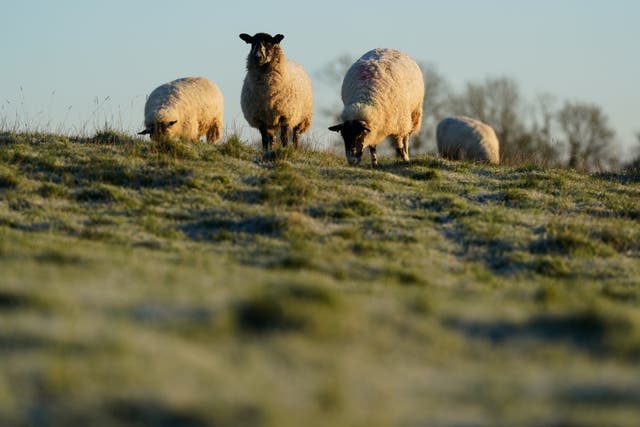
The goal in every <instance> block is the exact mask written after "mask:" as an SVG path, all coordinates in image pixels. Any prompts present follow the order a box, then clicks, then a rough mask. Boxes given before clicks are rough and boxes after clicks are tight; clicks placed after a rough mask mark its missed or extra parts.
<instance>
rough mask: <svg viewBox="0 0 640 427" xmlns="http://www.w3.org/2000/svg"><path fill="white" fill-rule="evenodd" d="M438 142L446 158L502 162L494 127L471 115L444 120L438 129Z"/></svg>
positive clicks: (495, 163) (439, 148)
mask: <svg viewBox="0 0 640 427" xmlns="http://www.w3.org/2000/svg"><path fill="white" fill-rule="evenodd" d="M436 142H437V145H438V153H440V155H441V156H442V157H444V158H448V159H452V160H471V161H476V162H485V163H491V164H494V165H497V164H498V163H500V144H499V142H498V138H497V137H496V133H495V132H494V130H493V128H492V127H491V126H489V125H487V124H485V123H482V122H481V121H479V120H476V119H472V118H470V117H465V116H458V117H447V118H446V119H444V120H442V121H441V122H440V123H438V127H437V129H436Z"/></svg>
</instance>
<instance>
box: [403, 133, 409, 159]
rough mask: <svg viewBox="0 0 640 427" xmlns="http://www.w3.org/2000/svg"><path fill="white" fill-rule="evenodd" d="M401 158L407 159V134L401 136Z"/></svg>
mask: <svg viewBox="0 0 640 427" xmlns="http://www.w3.org/2000/svg"><path fill="white" fill-rule="evenodd" d="M402 160H404V161H405V162H408V161H409V135H406V136H405V137H404V138H402Z"/></svg>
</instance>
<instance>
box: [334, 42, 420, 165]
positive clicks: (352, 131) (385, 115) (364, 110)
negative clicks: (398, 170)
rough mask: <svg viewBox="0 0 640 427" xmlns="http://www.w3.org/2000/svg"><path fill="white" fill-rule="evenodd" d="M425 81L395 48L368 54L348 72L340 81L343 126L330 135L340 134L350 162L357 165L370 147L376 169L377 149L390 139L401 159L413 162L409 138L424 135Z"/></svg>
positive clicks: (408, 60) (337, 126) (414, 63)
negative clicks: (421, 130)
mask: <svg viewBox="0 0 640 427" xmlns="http://www.w3.org/2000/svg"><path fill="white" fill-rule="evenodd" d="M423 98H424V79H423V77H422V71H420V67H418V64H416V62H415V61H414V60H413V59H411V58H410V57H409V56H407V55H406V54H404V53H402V52H399V51H397V50H394V49H374V50H371V51H369V52H367V53H365V54H364V55H363V56H362V57H361V58H360V59H358V60H357V61H356V62H355V63H354V64H353V65H351V67H350V68H349V70H348V71H347V74H346V75H345V77H344V81H343V82H342V102H343V103H344V108H343V110H342V115H341V118H342V120H343V123H341V124H338V125H335V126H331V127H330V128H329V130H332V131H336V132H340V133H341V134H342V138H343V139H344V145H345V151H346V155H347V161H348V162H349V164H352V165H355V164H358V163H360V160H361V159H362V151H363V150H364V148H365V147H369V151H370V152H371V165H372V166H374V167H375V166H377V164H378V158H377V155H376V145H378V144H379V143H380V142H382V141H383V140H384V138H385V137H387V136H391V137H392V138H393V139H394V140H395V144H396V151H397V154H398V157H400V158H402V159H403V160H405V161H408V160H409V137H410V136H411V135H413V134H415V133H416V132H418V131H419V130H420V125H421V123H422V103H423Z"/></svg>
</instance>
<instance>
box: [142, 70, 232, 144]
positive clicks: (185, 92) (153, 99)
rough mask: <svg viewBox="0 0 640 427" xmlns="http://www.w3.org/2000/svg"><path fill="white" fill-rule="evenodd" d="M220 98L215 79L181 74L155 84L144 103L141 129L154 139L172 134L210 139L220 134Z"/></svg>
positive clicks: (221, 123) (174, 135)
mask: <svg viewBox="0 0 640 427" xmlns="http://www.w3.org/2000/svg"><path fill="white" fill-rule="evenodd" d="M223 115H224V99H223V96H222V92H220V89H218V86H216V84H215V83H213V82H212V81H210V80H209V79H207V78H204V77H185V78H181V79H177V80H174V81H172V82H169V83H165V84H163V85H161V86H158V87H157V88H155V89H154V90H153V92H151V95H149V98H147V102H146V103H145V106H144V125H145V129H144V130H143V131H142V132H140V133H139V135H150V137H151V139H152V140H154V141H158V140H159V139H162V138H167V137H168V138H176V139H184V140H187V141H198V140H199V139H200V137H201V136H203V135H206V137H207V141H208V142H209V143H213V142H215V141H217V140H218V139H220V137H221V136H222V126H223Z"/></svg>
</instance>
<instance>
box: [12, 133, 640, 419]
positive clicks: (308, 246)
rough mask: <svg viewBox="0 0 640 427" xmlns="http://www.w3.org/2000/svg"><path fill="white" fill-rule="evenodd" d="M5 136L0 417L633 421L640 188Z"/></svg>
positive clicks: (322, 155) (489, 171) (435, 161)
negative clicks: (266, 161) (373, 168)
mask: <svg viewBox="0 0 640 427" xmlns="http://www.w3.org/2000/svg"><path fill="white" fill-rule="evenodd" d="M279 157H280V160H278V161H276V162H275V163H266V164H265V163H262V162H259V161H257V160H256V159H258V158H259V151H258V150H256V149H255V148H253V147H250V146H249V145H247V144H244V143H242V142H240V141H239V140H238V138H237V137H230V138H228V139H227V140H226V141H225V142H223V143H221V144H218V145H212V146H209V145H205V144H199V145H195V146H194V145H188V144H184V143H180V142H164V143H151V142H148V141H143V140H139V139H132V138H129V137H126V136H122V135H118V134H115V133H110V132H104V133H100V134H98V135H96V136H95V137H94V138H69V137H63V136H56V135H48V134H10V133H5V134H0V425H2V426H14V425H15V426H38V427H39V426H47V427H48V426H56V427H57V426H89V425H90V426H107V425H120V426H188V427H203V426H209V427H220V426H278V427H287V426H329V425H334V426H363V427H364V426H366V427H376V426H380V427H382V426H403V427H405V426H406V427H418V426H452V427H453V426H516V425H517V426H540V425H545V426H558V427H559V426H603V425H610V426H636V425H637V423H638V420H639V419H640V307H639V304H638V303H639V302H640V203H639V199H640V176H639V175H638V174H634V173H626V174H591V175H587V174H580V173H576V172H573V171H569V170H561V169H544V168H538V167H533V166H525V167H492V166H481V165H474V164H467V163H454V162H449V161H444V160H441V159H439V158H436V157H433V156H430V155H425V156H422V157H418V158H414V159H413V160H412V161H411V163H410V164H409V165H405V164H398V163H396V162H395V161H393V160H392V159H382V161H381V166H380V167H379V168H378V169H377V170H372V169H370V168H368V167H349V166H347V165H346V161H345V159H344V158H343V156H336V155H333V154H331V153H327V152H319V151H312V150H306V151H301V152H293V151H288V150H284V151H281V152H280V153H279Z"/></svg>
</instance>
